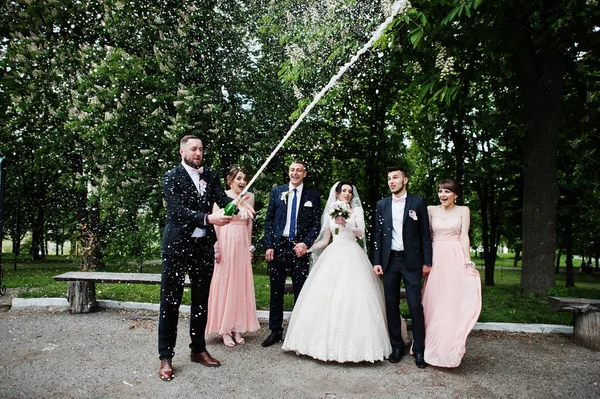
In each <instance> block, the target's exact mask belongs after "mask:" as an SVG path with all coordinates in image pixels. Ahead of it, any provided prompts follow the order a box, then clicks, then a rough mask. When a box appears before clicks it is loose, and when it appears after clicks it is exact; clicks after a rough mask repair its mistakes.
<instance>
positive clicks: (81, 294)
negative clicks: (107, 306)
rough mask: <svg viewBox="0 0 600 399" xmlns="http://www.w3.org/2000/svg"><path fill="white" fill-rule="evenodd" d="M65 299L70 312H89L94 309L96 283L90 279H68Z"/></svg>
mask: <svg viewBox="0 0 600 399" xmlns="http://www.w3.org/2000/svg"><path fill="white" fill-rule="evenodd" d="M67 299H68V301H69V303H70V304H71V308H70V310H71V313H90V312H93V311H94V310H96V285H95V284H94V283H93V282H91V281H69V291H68V293H67Z"/></svg>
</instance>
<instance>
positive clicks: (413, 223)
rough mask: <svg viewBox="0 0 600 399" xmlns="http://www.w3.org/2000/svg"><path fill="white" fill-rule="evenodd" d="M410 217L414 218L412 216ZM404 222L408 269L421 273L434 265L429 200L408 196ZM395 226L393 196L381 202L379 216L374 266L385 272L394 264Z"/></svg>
mask: <svg viewBox="0 0 600 399" xmlns="http://www.w3.org/2000/svg"><path fill="white" fill-rule="evenodd" d="M411 211H412V212H411ZM410 214H412V215H413V217H410ZM402 220H403V223H404V224H403V225H402V241H403V242H404V256H405V257H406V262H407V264H408V267H409V268H411V269H414V270H416V269H419V270H421V269H422V267H423V265H431V256H432V249H431V233H430V231H429V215H428V214H427V205H426V203H425V200H424V199H423V198H422V197H417V196H415V195H411V194H407V196H406V204H405V206H404V215H403V219H402ZM392 227H393V220H392V197H391V196H389V197H387V198H384V199H382V200H380V201H378V202H377V209H376V213H375V237H374V239H375V250H374V252H373V265H381V266H382V267H383V270H384V271H385V270H387V267H388V264H389V261H390V252H391V250H392Z"/></svg>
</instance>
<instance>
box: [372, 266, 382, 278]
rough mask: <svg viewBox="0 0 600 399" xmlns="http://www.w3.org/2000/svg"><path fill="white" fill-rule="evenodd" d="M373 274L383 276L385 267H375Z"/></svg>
mask: <svg viewBox="0 0 600 399" xmlns="http://www.w3.org/2000/svg"><path fill="white" fill-rule="evenodd" d="M373 272H374V273H375V274H376V275H378V276H383V267H381V265H375V266H373Z"/></svg>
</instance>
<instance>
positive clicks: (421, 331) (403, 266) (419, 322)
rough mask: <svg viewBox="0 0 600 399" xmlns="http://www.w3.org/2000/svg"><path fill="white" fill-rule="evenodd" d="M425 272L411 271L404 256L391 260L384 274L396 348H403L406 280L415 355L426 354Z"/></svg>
mask: <svg viewBox="0 0 600 399" xmlns="http://www.w3.org/2000/svg"><path fill="white" fill-rule="evenodd" d="M422 276H423V271H422V269H421V268H419V269H409V268H408V264H407V263H406V258H405V257H404V256H390V263H389V264H388V269H387V270H386V271H385V272H384V273H383V288H384V292H385V311H386V314H387V321H388V331H389V334H390V342H391V344H392V347H393V348H400V349H402V348H403V347H404V343H403V341H402V335H401V329H402V324H401V319H400V308H399V306H400V287H401V282H402V280H404V289H405V290H406V302H407V304H408V309H409V310H410V316H411V329H412V335H413V346H412V350H413V352H414V353H421V354H422V353H423V352H424V350H425V317H424V316H423V305H422V304H421V287H422V286H421V278H422Z"/></svg>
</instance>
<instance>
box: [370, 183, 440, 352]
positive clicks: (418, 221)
mask: <svg viewBox="0 0 600 399" xmlns="http://www.w3.org/2000/svg"><path fill="white" fill-rule="evenodd" d="M411 210H412V211H414V217H409V212H410V211H411ZM402 220H403V225H402V241H403V243H404V251H403V253H396V254H394V255H392V229H393V219H392V197H391V196H390V197H387V198H384V199H382V200H380V201H378V202H377V209H376V214H375V237H374V240H375V250H374V252H373V265H381V266H382V267H383V271H384V273H383V286H384V290H385V304H386V314H387V320H388V330H389V334H390V342H391V344H392V347H394V348H402V347H403V342H402V337H401V321H400V310H399V305H400V285H401V281H402V280H404V287H405V289H406V302H407V303H408V308H409V309H410V315H411V318H412V327H411V328H412V332H413V351H414V352H415V353H421V354H422V353H423V351H424V349H425V346H424V345H425V319H424V316H423V306H422V305H421V278H422V273H423V265H431V257H432V249H431V233H430V231H429V216H428V214H427V205H426V203H425V200H424V199H423V198H421V197H417V196H414V195H411V194H407V196H406V204H405V206H404V215H403V219H402Z"/></svg>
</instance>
